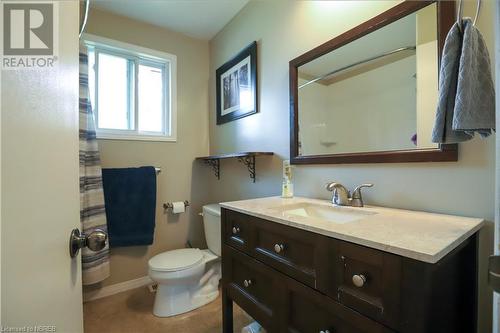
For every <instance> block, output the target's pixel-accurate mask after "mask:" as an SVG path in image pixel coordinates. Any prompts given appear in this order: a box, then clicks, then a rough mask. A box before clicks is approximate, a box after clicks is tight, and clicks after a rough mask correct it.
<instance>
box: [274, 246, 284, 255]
mask: <svg viewBox="0 0 500 333" xmlns="http://www.w3.org/2000/svg"><path fill="white" fill-rule="evenodd" d="M284 249H285V245H283V244H274V252H276V253H280V252H281V251H283V250H284Z"/></svg>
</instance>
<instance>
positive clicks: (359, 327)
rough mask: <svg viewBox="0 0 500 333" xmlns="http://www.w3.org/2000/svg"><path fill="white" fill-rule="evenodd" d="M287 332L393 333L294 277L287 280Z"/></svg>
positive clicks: (285, 320) (285, 317) (285, 318)
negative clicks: (295, 279)
mask: <svg viewBox="0 0 500 333" xmlns="http://www.w3.org/2000/svg"><path fill="white" fill-rule="evenodd" d="M283 320H284V323H285V325H284V327H286V329H285V332H289V333H318V332H330V333H354V332H356V333H390V332H392V331H391V330H389V329H388V328H386V327H384V326H383V325H380V324H378V323H376V322H375V321H373V320H371V319H368V318H366V317H364V316H362V315H360V314H359V313H357V312H356V311H353V310H351V309H349V308H346V307H344V306H342V305H341V304H339V303H337V302H335V301H333V300H331V299H330V298H329V297H326V296H324V295H322V294H320V293H318V292H316V291H314V290H312V289H311V288H309V287H306V286H304V285H302V284H301V283H298V282H296V281H294V280H292V279H287V282H286V298H285V313H284V318H283Z"/></svg>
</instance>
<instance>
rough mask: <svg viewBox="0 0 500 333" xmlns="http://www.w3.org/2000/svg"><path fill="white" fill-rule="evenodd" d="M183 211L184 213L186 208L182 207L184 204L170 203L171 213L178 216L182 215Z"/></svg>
mask: <svg viewBox="0 0 500 333" xmlns="http://www.w3.org/2000/svg"><path fill="white" fill-rule="evenodd" d="M185 211H186V206H184V202H182V201H176V202H172V213H174V214H180V213H184V212H185Z"/></svg>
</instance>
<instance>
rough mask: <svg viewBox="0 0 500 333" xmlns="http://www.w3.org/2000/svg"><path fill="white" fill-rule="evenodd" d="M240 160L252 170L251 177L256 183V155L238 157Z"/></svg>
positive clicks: (249, 170)
mask: <svg viewBox="0 0 500 333" xmlns="http://www.w3.org/2000/svg"><path fill="white" fill-rule="evenodd" d="M238 161H240V162H241V163H243V164H244V165H245V166H246V167H247V168H248V172H250V178H251V179H252V180H253V182H254V183H255V155H250V156H243V157H238Z"/></svg>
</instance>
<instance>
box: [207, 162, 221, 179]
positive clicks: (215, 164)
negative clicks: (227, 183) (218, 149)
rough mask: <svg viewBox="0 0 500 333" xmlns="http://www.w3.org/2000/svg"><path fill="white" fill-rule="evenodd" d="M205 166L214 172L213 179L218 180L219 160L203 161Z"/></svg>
mask: <svg viewBox="0 0 500 333" xmlns="http://www.w3.org/2000/svg"><path fill="white" fill-rule="evenodd" d="M205 164H207V165H209V166H210V167H211V168H212V170H213V171H214V174H215V177H217V179H220V160H219V159H218V158H217V159H209V160H205Z"/></svg>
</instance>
